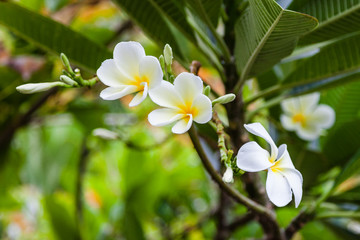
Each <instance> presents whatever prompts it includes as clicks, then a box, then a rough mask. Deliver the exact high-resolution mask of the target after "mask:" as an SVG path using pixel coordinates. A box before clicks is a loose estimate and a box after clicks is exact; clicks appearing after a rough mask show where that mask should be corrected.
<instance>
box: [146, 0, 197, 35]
mask: <svg viewBox="0 0 360 240" xmlns="http://www.w3.org/2000/svg"><path fill="white" fill-rule="evenodd" d="M150 3H152V4H153V5H154V7H155V8H157V9H158V10H159V11H160V12H161V13H162V14H164V15H165V16H166V17H167V18H168V19H169V20H170V21H171V23H173V24H174V26H175V27H176V28H177V29H178V30H179V31H180V32H182V33H183V34H184V35H185V36H186V37H187V38H188V39H189V40H190V41H195V37H194V31H193V29H192V27H191V26H190V25H189V23H188V22H187V20H186V13H185V8H184V4H183V2H182V1H178V0H150Z"/></svg>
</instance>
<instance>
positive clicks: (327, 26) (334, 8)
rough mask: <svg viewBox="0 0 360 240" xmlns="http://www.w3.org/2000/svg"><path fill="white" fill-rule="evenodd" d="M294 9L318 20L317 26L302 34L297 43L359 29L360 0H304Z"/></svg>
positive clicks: (325, 38)
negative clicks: (304, 0)
mask: <svg viewBox="0 0 360 240" xmlns="http://www.w3.org/2000/svg"><path fill="white" fill-rule="evenodd" d="M300 6H301V7H300ZM292 7H294V6H292ZM295 7H296V6H295ZM296 10H297V11H299V12H304V13H307V14H309V15H311V16H314V17H316V18H317V19H318V20H319V27H318V28H317V29H315V30H314V31H312V32H311V33H309V34H307V35H305V36H303V37H302V38H301V40H300V42H299V44H310V43H316V42H321V41H326V40H329V39H332V38H336V37H339V36H342V35H344V34H348V33H352V32H357V31H359V29H360V0H330V1H329V0H317V1H306V2H305V3H303V4H300V5H298V6H297V8H296Z"/></svg>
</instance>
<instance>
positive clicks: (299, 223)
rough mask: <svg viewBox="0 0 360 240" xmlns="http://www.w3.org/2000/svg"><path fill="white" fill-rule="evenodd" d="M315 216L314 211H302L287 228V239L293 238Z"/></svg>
mask: <svg viewBox="0 0 360 240" xmlns="http://www.w3.org/2000/svg"><path fill="white" fill-rule="evenodd" d="M314 216H315V213H314V212H312V211H311V212H307V211H301V212H300V213H299V215H297V216H296V217H295V218H294V219H293V220H292V221H291V223H290V224H289V225H288V226H287V227H286V229H285V237H286V239H291V238H292V236H293V235H294V234H295V233H296V232H298V231H299V230H300V229H301V228H302V227H303V226H304V225H305V224H306V223H307V222H309V221H311V220H312V219H313V218H314Z"/></svg>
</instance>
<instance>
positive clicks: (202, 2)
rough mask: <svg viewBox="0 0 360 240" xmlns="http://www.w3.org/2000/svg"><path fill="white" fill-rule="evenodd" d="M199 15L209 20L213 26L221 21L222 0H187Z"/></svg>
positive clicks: (204, 19)
mask: <svg viewBox="0 0 360 240" xmlns="http://www.w3.org/2000/svg"><path fill="white" fill-rule="evenodd" d="M185 1H187V2H188V4H189V8H191V9H192V10H193V11H194V12H195V13H197V15H198V16H199V17H200V18H201V19H202V20H203V21H205V22H207V20H209V22H210V23H211V24H212V26H213V27H216V26H217V24H218V22H219V17H220V11H221V4H222V0H195V1H194V0H185Z"/></svg>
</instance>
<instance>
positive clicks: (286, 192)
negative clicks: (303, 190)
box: [266, 169, 292, 207]
mask: <svg viewBox="0 0 360 240" xmlns="http://www.w3.org/2000/svg"><path fill="white" fill-rule="evenodd" d="M266 193H267V195H268V197H269V199H270V201H271V202H272V203H274V204H275V205H276V206H278V207H283V206H285V205H287V204H288V203H289V202H290V201H291V199H292V193H291V187H290V184H289V183H288V180H287V179H286V178H285V176H283V175H282V174H281V173H280V172H279V171H277V172H273V171H271V170H270V169H269V171H268V175H267V179H266Z"/></svg>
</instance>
